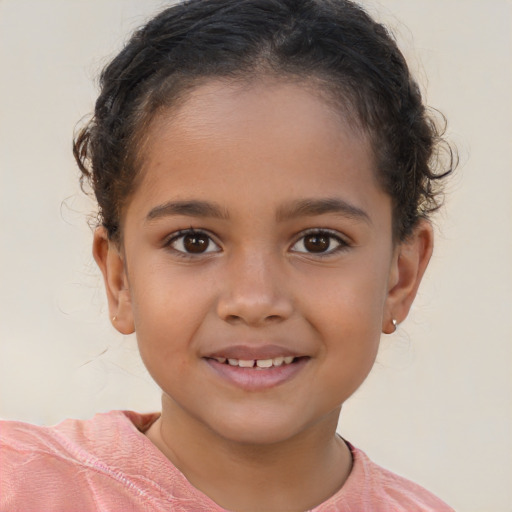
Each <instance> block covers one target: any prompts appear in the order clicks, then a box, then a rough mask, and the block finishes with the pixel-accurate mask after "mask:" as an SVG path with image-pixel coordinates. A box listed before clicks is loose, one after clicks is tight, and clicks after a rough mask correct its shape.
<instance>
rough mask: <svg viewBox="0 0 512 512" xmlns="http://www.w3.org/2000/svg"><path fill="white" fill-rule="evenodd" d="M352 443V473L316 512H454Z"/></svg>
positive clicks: (429, 493)
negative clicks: (347, 511) (379, 463)
mask: <svg viewBox="0 0 512 512" xmlns="http://www.w3.org/2000/svg"><path fill="white" fill-rule="evenodd" d="M347 444H348V445H349V448H350V450H351V452H352V457H353V461H354V462H353V466H352V471H351V473H350V476H349V477H348V479H347V481H346V482H345V484H344V485H343V487H342V489H341V490H340V491H339V492H338V493H337V494H335V495H334V496H333V497H332V498H331V499H330V500H328V501H327V502H325V503H324V504H323V505H321V506H320V507H317V509H315V512H327V511H329V512H334V511H341V510H358V512H365V511H368V512H376V511H378V512H454V510H453V509H452V508H451V507H450V506H448V505H447V504H446V503H444V502H443V501H442V500H441V499H439V498H438V497H437V496H435V495H434V494H432V493H431V492H429V491H427V490H426V489H425V488H423V487H422V486H420V485H418V484H416V483H414V482H411V481H410V480H407V479H406V478H404V477H402V476H399V475H397V474H395V473H393V472H391V471H388V470H387V469H384V468H382V467H381V466H379V465H378V464H375V463H374V462H372V461H371V460H370V459H369V458H368V456H367V455H366V454H365V453H364V452H363V451H361V450H359V449H357V448H355V447H354V446H352V445H350V444H349V443H347Z"/></svg>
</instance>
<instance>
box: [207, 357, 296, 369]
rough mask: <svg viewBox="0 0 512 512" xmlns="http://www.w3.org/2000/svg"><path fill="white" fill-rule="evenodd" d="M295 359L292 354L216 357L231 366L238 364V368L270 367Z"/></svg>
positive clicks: (289, 362) (288, 362) (220, 361)
mask: <svg viewBox="0 0 512 512" xmlns="http://www.w3.org/2000/svg"><path fill="white" fill-rule="evenodd" d="M294 359H295V357H294V356H286V357H283V356H279V357H274V358H273V359H226V358H225V357H216V358H215V360H216V361H218V362H219V363H226V362H227V363H228V364H229V365H231V366H239V367H240V368H253V367H257V368H272V367H273V366H281V365H283V364H291V363H292V362H293V360H294Z"/></svg>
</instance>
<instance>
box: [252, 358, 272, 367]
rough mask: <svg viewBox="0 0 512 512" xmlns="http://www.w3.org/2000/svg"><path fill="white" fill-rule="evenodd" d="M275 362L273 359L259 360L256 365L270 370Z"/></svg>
mask: <svg viewBox="0 0 512 512" xmlns="http://www.w3.org/2000/svg"><path fill="white" fill-rule="evenodd" d="M273 362H274V361H272V359H258V360H257V361H256V365H257V366H258V368H270V367H271V366H272V363H273Z"/></svg>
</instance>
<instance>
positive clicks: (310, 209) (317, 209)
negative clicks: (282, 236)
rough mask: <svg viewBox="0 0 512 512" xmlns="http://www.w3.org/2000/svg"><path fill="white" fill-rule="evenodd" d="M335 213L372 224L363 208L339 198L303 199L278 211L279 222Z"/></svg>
mask: <svg viewBox="0 0 512 512" xmlns="http://www.w3.org/2000/svg"><path fill="white" fill-rule="evenodd" d="M327 213H334V214H338V215H341V216H343V217H347V218H349V219H354V220H362V221H365V222H366V223H368V224H371V223H372V222H371V219H370V216H369V215H368V214H367V213H366V212H365V211H364V210H362V209H361V208H359V207H357V206H354V205H353V204H350V203H349V202H347V201H345V200H343V199H339V198H325V199H324V198H322V199H301V200H299V201H294V202H292V203H290V204H287V205H285V206H283V207H281V208H279V210H278V211H277V214H276V218H277V219H278V220H279V221H283V220H288V219H291V218H294V217H311V216H317V215H324V214H327Z"/></svg>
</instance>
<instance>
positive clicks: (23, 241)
mask: <svg viewBox="0 0 512 512" xmlns="http://www.w3.org/2000/svg"><path fill="white" fill-rule="evenodd" d="M163 5H165V2H162V1H154V0H152V1H149V0H145V1H144V2H141V1H140V0H138V1H137V0H88V1H79V0H74V1H73V0H0V76H1V79H0V244H1V245H0V416H1V417H3V418H10V419H21V420H26V421H29V422H34V423H39V424H53V423H55V422H58V421H60V420H61V419H63V418H65V417H80V418H87V417H90V416H92V415H93V414H94V413H95V412H97V411H104V410H109V409H122V408H126V409H135V410H140V411H149V410H155V409H157V408H158V407H159V400H160V399H159V393H158V390H157V389H156V387H155V385H154V384H153V383H152V382H151V379H150V378H149V377H148V376H147V374H146V372H145V370H144V368H143V366H142V363H141V362H140V361H139V358H138V354H137V351H136V342H135V340H134V338H133V337H128V338H123V337H122V336H121V335H119V334H117V333H116V332H115V331H114V329H113V328H112V327H111V326H110V323H109V319H108V315H107V310H106V304H105V299H104V292H103V288H102V283H101V279H100V276H99V272H98V270H97V269H96V268H95V265H94V262H93V260H92V257H91V255H90V245H91V239H92V237H91V230H90V229H89V227H88V226H87V222H86V217H87V214H88V213H91V212H93V210H94V204H93V203H92V202H91V201H90V200H88V199H86V198H85V197H84V196H83V195H82V194H81V193H80V191H79V187H78V170H77V168H76V166H75V164H74V161H73V159H72V156H71V137H72V132H73V129H74V126H75V124H76V123H77V121H78V120H79V119H80V118H81V117H82V116H84V115H85V114H87V113H89V112H90V111H91V110H92V106H93V102H94V99H95V95H96V88H95V82H94V79H95V77H96V76H97V74H98V72H99V70H100V69H101V67H102V66H103V65H104V64H105V63H106V62H107V61H108V58H109V57H112V56H113V55H114V54H115V52H116V50H118V49H119V48H120V47H121V45H122V43H123V41H124V40H125V38H126V36H127V34H128V33H129V32H130V31H131V30H133V29H134V28H135V27H137V26H138V25H140V24H141V23H142V22H143V21H144V20H145V19H146V18H147V16H148V15H150V14H151V13H154V12H155V11H156V10H157V9H158V8H159V7H160V6H163ZM365 5H367V7H368V9H369V10H370V12H371V13H373V14H376V15H377V16H378V17H379V18H380V19H383V20H385V21H386V22H388V23H389V24H390V26H391V27H392V28H393V29H394V30H395V33H396V34H397V37H398V39H399V42H400V45H401V47H402V49H403V50H404V52H405V54H406V56H407V57H408V59H409V62H410V64H411V67H412V69H413V70H414V71H415V74H416V76H417V77H418V80H419V82H420V84H421V85H422V89H423V90H424V92H425V94H426V98H427V102H428V103H429V104H431V105H433V106H435V107H437V108H439V109H440V110H441V111H442V112H443V113H444V114H445V115H446V116H447V118H448V120H449V132H448V133H449V136H450V138H451V139H452V140H453V141H454V142H455V143H456V144H457V145H458V147H459V152H460V156H461V166H460V168H459V170H458V172H457V175H456V176H455V177H454V178H453V179H452V181H451V184H450V186H449V188H448V194H447V204H446V208H445V209H444V211H443V213H441V214H440V215H438V216H437V217H436V218H435V223H436V225H438V226H439V228H438V229H437V244H436V250H435V255H434V258H433V261H432V262H431V266H430V268H429V270H428V272H427V276H426V278H425V281H424V283H423V285H422V288H421V290H420V293H419V296H418V298H417V301H416V303H415V306H414V307H413V310H412V312H411V314H410V316H409V318H408V320H407V321H406V322H404V324H402V326H400V329H399V330H398V332H397V333H396V334H395V335H393V336H385V337H384V338H383V341H382V347H381V351H380V354H379V358H378V361H377V364H376V366H375V368H374V371H373V372H372V374H371V376H370V378H369V379H368V381H367V382H366V383H365V384H364V385H363V386H362V388H361V389H360V390H359V391H358V392H356V394H355V395H354V396H353V397H352V398H351V399H350V400H349V401H348V402H347V404H346V405H345V406H344V408H343V414H342V420H341V423H340V431H341V432H342V434H343V435H344V437H346V438H347V439H349V440H350V441H352V442H353V443H354V444H356V445H357V446H359V447H361V448H362V449H364V450H365V451H366V452H367V453H368V454H369V455H370V456H371V457H372V458H373V459H374V460H375V461H376V462H378V463H380V464H382V465H384V466H385V467H387V468H389V469H392V470H394V471H395V472H397V473H400V474H403V475H405V476H407V477H408V478H410V479H412V480H415V481H417V482H418V483H420V484H422V485H424V486H425V487H427V488H429V489H430V490H432V491H433V492H435V493H437V494H438V495H440V496H441V497H442V498H444V499H445V500H446V501H447V502H448V503H450V504H451V505H452V506H454V507H455V508H456V509H457V510H461V511H467V512H489V511H493V512H510V511H511V510H512V461H511V454H512V421H511V416H512V377H511V375H512V372H511V366H512V320H511V318H512V211H511V209H512V207H511V205H512V178H511V176H512V172H511V163H512V155H511V152H512V150H511V148H512V101H511V91H512V71H511V70H512V66H511V55H512V51H511V26H512V3H511V2H510V1H509V0H487V1H485V2H483V1H476V0H464V1H463V0H387V1H382V2H380V3H379V2H376V1H368V2H365Z"/></svg>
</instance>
